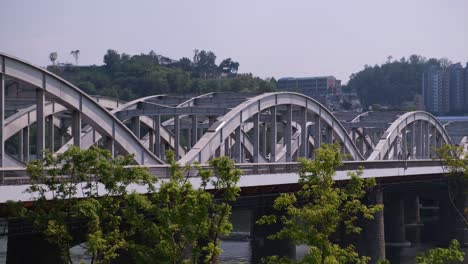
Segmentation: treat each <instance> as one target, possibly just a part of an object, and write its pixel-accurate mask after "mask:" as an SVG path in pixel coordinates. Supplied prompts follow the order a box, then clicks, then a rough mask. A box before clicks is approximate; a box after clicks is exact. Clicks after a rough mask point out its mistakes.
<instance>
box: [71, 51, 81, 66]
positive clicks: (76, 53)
mask: <svg viewBox="0 0 468 264" xmlns="http://www.w3.org/2000/svg"><path fill="white" fill-rule="evenodd" d="M70 54H71V55H72V56H73V58H75V65H78V57H79V56H80V50H72V51H70Z"/></svg>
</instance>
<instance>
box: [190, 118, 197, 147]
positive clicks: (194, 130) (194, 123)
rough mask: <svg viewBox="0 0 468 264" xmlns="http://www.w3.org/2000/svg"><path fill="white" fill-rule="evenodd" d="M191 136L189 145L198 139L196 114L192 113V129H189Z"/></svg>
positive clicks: (193, 144)
mask: <svg viewBox="0 0 468 264" xmlns="http://www.w3.org/2000/svg"><path fill="white" fill-rule="evenodd" d="M191 136H192V142H191V143H192V144H191V146H192V147H193V146H195V144H196V143H197V141H198V116H197V115H193V116H192V131H191Z"/></svg>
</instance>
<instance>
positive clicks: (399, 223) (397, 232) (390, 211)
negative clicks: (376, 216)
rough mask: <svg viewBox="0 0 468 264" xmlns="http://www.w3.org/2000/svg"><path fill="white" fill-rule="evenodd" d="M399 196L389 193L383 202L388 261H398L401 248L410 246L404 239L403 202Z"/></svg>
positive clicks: (399, 260)
mask: <svg viewBox="0 0 468 264" xmlns="http://www.w3.org/2000/svg"><path fill="white" fill-rule="evenodd" d="M401 196H402V195H401V194H400V193H395V194H390V195H389V196H388V199H387V201H386V203H385V212H384V214H385V240H386V244H385V245H386V253H387V259H388V260H390V263H400V262H401V257H402V256H401V252H402V248H405V247H409V246H411V243H410V242H408V241H406V229H405V204H404V200H403V199H402V197H401Z"/></svg>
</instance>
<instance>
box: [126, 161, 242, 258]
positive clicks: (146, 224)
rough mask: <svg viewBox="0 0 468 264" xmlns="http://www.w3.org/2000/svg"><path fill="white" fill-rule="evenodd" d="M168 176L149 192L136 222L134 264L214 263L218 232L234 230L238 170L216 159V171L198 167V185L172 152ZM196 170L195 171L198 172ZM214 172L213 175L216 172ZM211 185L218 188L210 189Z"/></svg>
mask: <svg viewBox="0 0 468 264" xmlns="http://www.w3.org/2000/svg"><path fill="white" fill-rule="evenodd" d="M167 157H168V162H169V164H170V177H169V179H168V180H167V181H163V182H161V185H160V187H159V191H158V192H156V193H154V194H152V195H150V196H149V201H150V203H149V204H148V206H147V207H146V208H142V209H144V210H145V214H146V215H149V216H151V217H149V218H145V219H140V221H137V222H134V223H135V224H134V226H136V227H137V233H138V234H139V235H138V239H137V240H135V241H133V242H132V243H131V244H130V249H131V253H132V255H133V257H134V260H135V262H136V263H181V262H182V263H216V261H217V258H218V256H219V254H221V249H220V239H219V236H220V235H227V234H229V233H230V231H231V230H232V225H231V223H230V222H229V216H230V215H231V206H230V205H229V203H231V202H233V201H235V199H236V197H237V195H238V193H239V188H238V187H237V186H236V183H237V181H238V180H239V176H240V173H241V172H240V171H239V170H238V169H236V168H235V167H234V163H233V162H232V160H230V159H229V158H227V157H221V158H216V159H213V160H212V161H211V162H210V165H211V166H212V167H213V171H209V170H204V169H203V168H201V167H200V166H197V168H198V173H199V175H200V177H201V185H200V187H194V186H193V185H192V183H191V182H190V176H191V173H195V172H194V168H191V167H190V166H187V167H181V166H180V165H179V164H178V163H176V162H175V160H174V154H173V153H172V152H168V154H167ZM195 171H196V170H195ZM213 172H214V175H216V176H213ZM207 188H209V189H212V188H213V189H215V192H214V193H212V192H208V191H207Z"/></svg>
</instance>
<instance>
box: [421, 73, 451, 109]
mask: <svg viewBox="0 0 468 264" xmlns="http://www.w3.org/2000/svg"><path fill="white" fill-rule="evenodd" d="M422 94H423V99H424V108H425V109H426V111H429V112H432V113H435V114H446V113H448V112H449V111H450V109H449V104H450V94H449V74H448V71H447V70H446V69H442V68H440V67H438V66H435V65H433V66H430V67H429V69H428V70H427V71H426V72H424V73H423V78H422Z"/></svg>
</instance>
